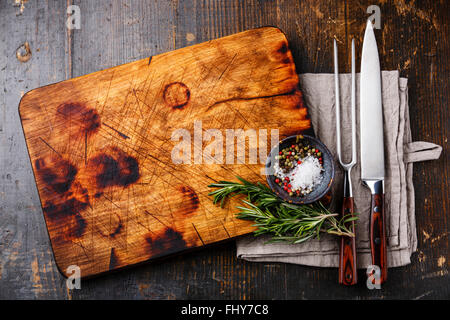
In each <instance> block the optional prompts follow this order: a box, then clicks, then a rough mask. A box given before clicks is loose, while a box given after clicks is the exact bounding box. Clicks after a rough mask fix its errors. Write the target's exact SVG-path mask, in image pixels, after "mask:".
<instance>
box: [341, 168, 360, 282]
mask: <svg viewBox="0 0 450 320" xmlns="http://www.w3.org/2000/svg"><path fill="white" fill-rule="evenodd" d="M353 208H354V207H353V197H352V196H351V185H350V174H349V172H348V171H345V173H344V199H343V202H342V211H341V215H342V216H344V215H351V216H352V217H353V213H354V209H353ZM347 227H348V228H349V229H350V230H351V231H352V232H355V223H354V221H351V222H349V223H348V225H347ZM356 270H357V269H356V241H355V237H347V236H342V237H341V243H340V253H339V283H340V284H343V285H346V286H351V285H354V284H356V283H357V282H358V276H357V272H356Z"/></svg>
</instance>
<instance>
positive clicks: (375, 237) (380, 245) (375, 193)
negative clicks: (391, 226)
mask: <svg viewBox="0 0 450 320" xmlns="http://www.w3.org/2000/svg"><path fill="white" fill-rule="evenodd" d="M380 183H382V182H380ZM383 193H384V192H383V187H382V186H381V187H375V188H374V190H372V201H371V206H370V207H371V209H370V212H371V214H370V248H371V254H372V264H373V265H376V266H378V267H380V272H381V274H380V279H379V283H380V284H381V283H383V282H385V281H386V279H387V251H386V228H385V219H384V194H383ZM374 281H376V279H375V280H374Z"/></svg>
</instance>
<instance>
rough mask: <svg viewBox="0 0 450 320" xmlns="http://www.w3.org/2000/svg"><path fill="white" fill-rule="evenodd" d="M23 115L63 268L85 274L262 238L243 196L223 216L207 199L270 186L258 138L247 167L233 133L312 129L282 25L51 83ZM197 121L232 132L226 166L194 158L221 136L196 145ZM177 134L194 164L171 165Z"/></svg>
mask: <svg viewBox="0 0 450 320" xmlns="http://www.w3.org/2000/svg"><path fill="white" fill-rule="evenodd" d="M19 111H20V118H21V121H22V126H23V129H24V133H25V139H26V143H27V147H28V152H29V155H30V160H31V164H32V168H33V171H34V176H35V180H36V184H37V188H38V191H39V196H40V200H41V205H42V209H43V213H44V217H45V221H46V225H47V229H48V232H49V236H50V240H51V244H52V248H53V252H54V256H55V260H56V264H57V266H58V268H59V270H60V271H61V272H62V273H63V274H66V275H67V273H66V270H67V267H68V266H70V265H78V266H79V267H80V268H81V276H82V277H88V276H93V275H97V274H101V273H105V272H107V271H110V270H114V269H119V268H123V267H126V266H130V265H134V264H137V263H140V262H143V261H148V260H152V259H155V258H158V257H162V256H166V255H170V254H174V253H177V252H181V251H184V250H188V249H191V248H195V247H200V246H203V245H206V244H211V243H214V242H218V241H222V240H226V239H229V238H233V237H236V236H239V235H243V234H247V233H249V232H251V231H253V230H254V227H252V223H251V222H248V221H243V220H239V219H236V218H235V217H234V214H235V212H236V209H235V206H236V204H237V203H238V202H237V201H238V200H233V201H231V202H229V203H228V204H227V205H226V206H225V208H223V209H221V208H220V207H218V206H216V205H213V204H212V202H211V198H210V197H209V196H208V192H210V191H211V190H209V188H208V185H209V184H211V183H213V182H215V181H217V180H235V176H236V175H239V176H242V177H244V178H246V179H248V180H251V181H263V180H264V179H265V178H264V177H263V176H262V175H261V169H262V167H263V165H262V164H260V163H264V162H265V156H261V158H264V159H261V160H262V162H261V161H260V159H258V164H250V163H249V162H250V160H249V159H248V153H249V151H251V150H250V149H252V148H254V147H253V146H250V147H249V144H248V143H246V147H245V149H246V154H247V159H246V161H245V163H237V160H236V161H234V163H235V164H226V163H225V161H226V160H225V153H226V152H225V135H226V129H238V128H241V129H244V130H247V129H255V130H256V132H257V133H258V132H260V131H259V130H260V129H267V132H268V134H270V133H271V132H272V131H271V130H273V129H278V130H279V134H280V139H281V138H283V137H285V136H288V135H291V134H295V133H299V132H304V131H305V130H307V129H310V127H311V124H310V120H309V117H308V115H307V109H306V107H305V106H304V105H303V100H302V94H301V92H300V90H299V86H298V77H297V73H296V70H295V65H294V62H293V58H292V54H291V52H290V50H289V46H288V43H287V40H286V38H285V36H284V34H283V33H282V32H281V31H280V30H279V29H277V28H272V27H267V28H259V29H254V30H249V31H246V32H242V33H238V34H235V35H231V36H227V37H224V38H221V39H217V40H212V41H209V42H205V43H201V44H198V45H194V46H191V47H186V48H182V49H179V50H176V51H172V52H168V53H164V54H161V55H157V56H153V57H150V58H147V59H142V60H139V61H136V62H132V63H128V64H125V65H121V66H117V67H114V68H111V69H107V70H103V71H99V72H95V73H92V74H88V75H85V76H82V77H78V78H74V79H70V80H66V81H63V82H59V83H56V84H52V85H48V86H45V87H41V88H38V89H35V90H32V91H30V92H28V93H27V94H26V95H25V96H24V97H23V98H22V100H21V102H20V106H19ZM194 122H195V123H196V128H197V129H196V130H197V131H198V132H203V133H205V130H208V129H217V130H219V132H220V133H222V134H223V137H224V138H223V140H224V147H223V150H224V155H223V164H220V163H209V164H205V163H203V164H197V163H194V162H199V158H196V160H195V161H194V155H196V154H198V153H196V152H198V150H206V149H207V148H208V146H209V147H211V144H214V143H215V141H217V142H219V141H220V139H217V140H213V141H212V142H210V140H208V139H204V141H203V142H202V145H201V146H199V144H197V145H196V146H194V140H195V139H194ZM199 124H201V128H200V129H198V127H199ZM177 129H181V130H182V131H180V132H183V133H185V136H183V138H186V139H189V138H191V140H192V143H190V144H189V146H192V148H189V149H190V150H191V159H192V161H190V162H191V163H190V164H189V163H183V164H176V163H174V161H172V151H173V149H174V147H175V146H177V145H178V146H180V145H179V143H180V140H178V139H175V140H174V139H171V137H172V134H173V132H174V131H175V130H177ZM183 129H184V130H183ZM189 134H190V135H189ZM186 135H187V136H186ZM260 137H261V136H260ZM172 140H174V141H172ZM267 140H268V141H269V142H268V144H270V136H269V137H268V138H267ZM183 141H185V142H186V141H189V140H183ZM236 143H237V142H236ZM236 143H235V144H236ZM230 145H231V144H230ZM185 146H186V145H185ZM235 147H236V148H235V149H237V145H235ZM269 147H270V146H269ZM185 150H187V149H185ZM195 150H197V151H195ZM217 150H219V149H217ZM267 151H269V150H267ZM235 153H236V151H235ZM258 153H259V151H258ZM210 154H211V155H213V156H216V153H214V152H213V153H210ZM264 154H267V152H266V150H264ZM258 157H259V155H258ZM205 158H207V157H205ZM210 158H211V157H210ZM186 159H187V158H186ZM186 159H185V160H186ZM215 159H216V160H217V159H219V158H215ZM209 160H211V159H209ZM203 162H208V159H203ZM210 162H211V161H210Z"/></svg>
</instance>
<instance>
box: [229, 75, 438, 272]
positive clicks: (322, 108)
mask: <svg viewBox="0 0 450 320" xmlns="http://www.w3.org/2000/svg"><path fill="white" fill-rule="evenodd" d="M350 81H351V75H350V74H341V75H340V94H341V121H342V124H341V136H342V152H343V153H342V154H343V160H344V162H347V161H348V159H349V157H350V156H351V151H350V150H351V127H350V119H351V114H350V88H351V82H350ZM407 83H408V80H407V79H405V78H400V77H399V73H398V71H383V72H382V95H383V115H384V131H385V132H384V141H385V155H386V178H385V217H386V233H387V237H388V239H387V240H388V242H387V243H388V266H389V267H398V266H403V265H406V264H409V263H410V262H411V261H410V256H411V253H412V252H414V251H416V249H417V234H416V221H415V216H414V186H413V181H412V169H413V168H412V163H413V162H416V161H424V160H431V159H437V158H439V155H440V153H441V151H442V148H441V147H440V146H438V145H435V144H432V143H427V142H412V139H411V130H410V123H409V111H408V88H407ZM300 84H301V87H302V91H303V94H304V98H305V103H306V105H307V106H308V108H309V112H310V115H311V120H312V124H313V128H314V130H315V133H316V135H317V136H318V137H319V139H320V140H321V141H322V142H324V143H325V145H327V147H328V148H329V149H330V151H331V152H332V153H333V156H334V158H335V159H337V155H336V135H335V132H336V125H335V123H336V120H335V109H334V108H335V95H334V75H333V74H303V75H300ZM356 84H357V87H356V108H357V111H356V120H357V121H356V127H357V131H356V135H357V140H358V141H357V147H358V150H357V153H358V163H357V164H356V166H355V167H354V169H353V170H352V183H353V195H354V203H355V212H358V213H359V220H358V221H357V226H356V237H357V238H356V247H357V264H358V268H366V267H367V266H369V265H371V264H372V263H371V256H370V244H369V210H370V191H369V190H368V189H367V188H366V187H364V186H363V185H362V184H361V179H360V178H361V171H360V153H359V121H358V119H359V86H358V84H359V74H357V75H356ZM335 167H336V174H335V181H334V182H333V186H332V192H333V201H332V204H331V210H334V212H339V211H340V210H339V207H338V206H339V202H340V199H342V191H343V190H342V189H343V188H342V183H343V181H342V179H343V171H342V169H341V167H340V165H339V164H338V163H337V162H336V163H335ZM267 240H268V238H265V237H255V236H253V235H249V236H246V237H244V238H241V239H238V240H237V256H238V257H239V258H242V259H245V260H249V261H261V262H269V261H270V262H286V263H295V264H303V265H310V266H320V267H337V266H338V262H339V250H338V239H337V238H336V237H334V236H330V235H324V236H322V237H321V238H320V239H319V240H311V241H308V242H306V243H302V244H297V245H292V244H285V243H267Z"/></svg>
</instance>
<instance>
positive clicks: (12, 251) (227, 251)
mask: <svg viewBox="0 0 450 320" xmlns="http://www.w3.org/2000/svg"><path fill="white" fill-rule="evenodd" d="M375 2H376V1H333V2H331V1H330V2H328V1H316V0H310V1H288V0H285V1H283V0H277V1H275V0H274V1H269V0H259V1H257V0H251V1H250V0H249V1H231V0H230V1H225V0H223V1H213V0H210V1H208V0H204V1H192V0H189V1H186V0H173V1H162V0H161V1H144V0H142V1H137V0H136V1H131V0H128V1H125V0H124V1H119V0H116V1H93V0H92V1H77V0H67V1H50V0H48V1H33V0H32V1H29V2H26V3H25V8H24V10H23V13H22V14H21V15H18V13H19V8H17V7H14V6H13V4H14V1H13V0H8V1H0V89H2V91H1V93H0V298H1V299H6V298H10V299H27V298H28V299H29V298H31V299H34V298H46V299H96V298H97V299H99V298H102V299H103V298H112V299H116V298H120V299H189V298H190V299H330V298H331V299H332V298H348V299H372V298H375V299H390V298H395V299H397V298H406V299H434V298H440V299H449V298H450V277H449V275H448V267H449V258H450V256H449V245H448V236H449V226H448V223H449V219H448V217H449V198H450V197H449V195H450V194H449V189H448V185H449V155H448V148H447V136H448V133H449V128H450V121H449V105H450V88H449V79H450V58H449V57H450V43H449V39H450V38H449V33H450V30H449V23H448V21H449V20H450V3H449V2H446V1H435V0H429V1H406V0H402V1H395V3H394V1H392V2H391V1H380V3H378V4H377V3H375ZM72 4H74V5H78V6H79V8H80V13H81V24H80V27H81V29H78V30H76V29H74V30H69V29H67V28H66V25H65V24H66V19H67V14H66V9H67V7H68V6H69V5H72ZM371 4H377V5H379V7H380V9H381V29H380V30H377V31H376V36H377V40H378V44H379V48H380V58H381V65H382V68H383V69H385V70H386V69H389V70H392V69H398V70H400V72H401V75H402V76H404V77H408V79H409V105H410V113H411V127H412V135H413V139H414V140H425V141H430V142H434V143H437V144H440V145H442V146H443V147H444V150H443V154H442V155H441V157H440V159H439V160H437V161H432V162H425V163H418V164H415V166H414V185H415V190H416V192H415V194H416V219H417V233H418V239H419V244H418V252H417V253H415V254H414V255H413V257H412V263H411V264H410V265H408V266H406V267H401V268H396V269H392V270H391V271H390V273H389V281H388V282H387V284H386V285H384V286H383V288H382V290H368V289H367V288H366V285H365V280H364V279H365V276H364V273H363V270H361V272H362V273H361V274H360V279H363V280H362V281H360V283H359V284H358V285H357V286H356V287H352V288H344V287H341V286H339V285H338V284H337V277H338V274H337V269H322V268H313V267H304V266H297V265H288V264H279V263H249V262H245V261H242V260H238V259H237V258H236V249H235V244H234V242H229V243H225V244H221V245H216V246H214V247H210V248H207V249H203V250H200V251H197V252H194V253H188V254H184V255H182V256H177V257H173V258H168V259H166V260H164V261H161V262H157V263H153V264H146V265H143V266H140V267H136V268H132V269H128V270H125V271H121V272H118V273H115V274H111V275H108V276H103V277H100V278H96V279H92V280H87V281H83V282H82V289H81V290H68V289H67V288H66V283H65V279H64V278H63V277H62V276H61V275H60V273H59V272H58V270H57V268H56V266H55V263H54V260H53V257H52V252H51V248H50V243H49V239H48V235H47V231H46V228H45V223H44V219H43V216H42V212H41V208H40V204H39V198H38V194H37V190H36V187H35V183H34V180H33V174H32V171H31V165H30V163H29V159H28V155H27V151H26V147H25V142H24V137H23V132H22V129H21V125H20V122H19V116H18V112H17V106H18V104H19V100H20V98H21V96H22V95H23V94H24V92H26V91H28V90H31V89H33V88H37V87H40V86H43V85H47V84H50V83H54V82H58V81H61V80H64V79H68V78H71V77H76V76H80V75H84V74H88V73H91V72H94V71H97V70H102V69H105V68H109V67H112V66H116V65H118V64H122V63H126V62H130V61H134V60H137V59H141V58H145V57H148V56H151V55H155V54H159V53H162V52H166V51H170V50H174V49H177V48H181V47H184V46H188V45H191V44H194V43H199V42H203V41H207V40H210V39H215V38H219V37H222V36H225V35H228V34H232V33H236V32H239V31H243V30H247V29H251V28H255V27H260V26H266V25H272V26H278V27H280V28H281V29H282V30H284V32H285V33H286V34H287V37H288V40H289V41H290V45H291V49H292V52H293V55H294V58H295V61H296V65H297V71H298V72H300V73H304V72H332V71H333V68H332V66H333V64H332V38H333V37H334V36H335V37H336V38H337V39H338V41H339V42H340V44H341V45H340V48H339V50H340V57H341V58H340V63H341V66H340V68H341V69H340V70H342V71H343V70H347V71H349V70H350V68H349V63H350V51H349V49H350V41H351V38H352V37H355V38H356V39H357V46H358V48H360V46H361V40H362V36H363V30H364V25H365V20H366V19H367V18H368V16H369V14H367V12H366V10H367V7H368V6H369V5H371ZM26 41H27V42H28V43H29V44H30V49H31V52H32V56H31V59H30V60H29V61H27V62H20V61H18V59H17V58H16V49H17V48H19V47H20V46H21V45H22V44H24V43H25V42H26ZM22 49H23V48H22ZM20 51H23V50H20ZM358 51H359V50H358ZM358 60H359V57H358Z"/></svg>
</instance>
